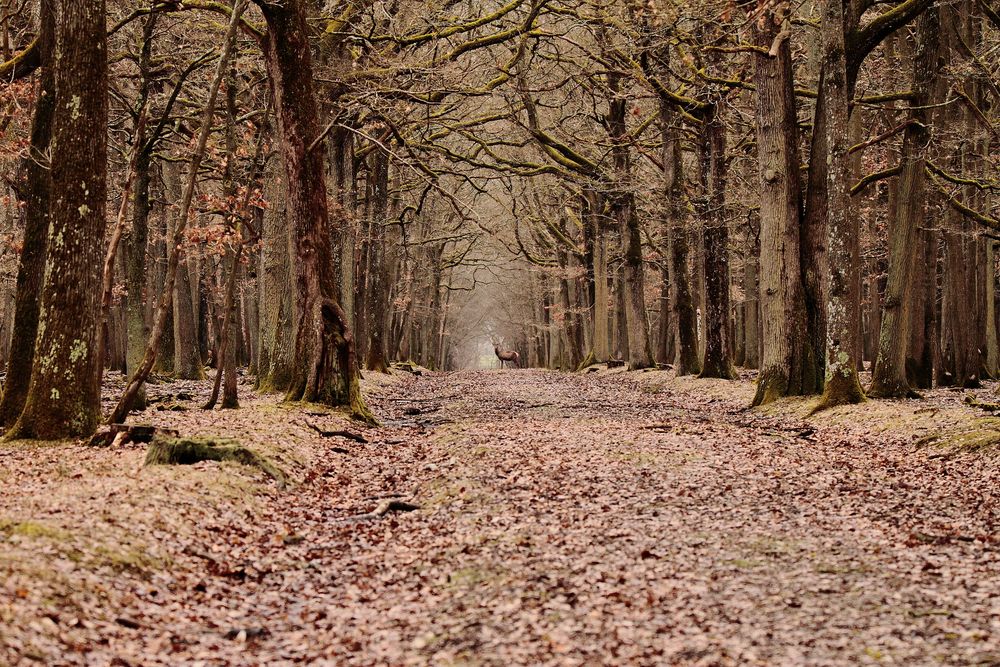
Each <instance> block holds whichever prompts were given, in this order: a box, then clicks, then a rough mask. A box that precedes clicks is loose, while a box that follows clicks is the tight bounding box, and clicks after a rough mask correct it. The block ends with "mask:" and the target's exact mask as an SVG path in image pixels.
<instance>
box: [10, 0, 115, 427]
mask: <svg viewBox="0 0 1000 667" xmlns="http://www.w3.org/2000/svg"><path fill="white" fill-rule="evenodd" d="M55 41H56V51H55V53H56V57H55V61H54V69H55V89H56V97H57V99H60V100H65V101H66V102H65V103H64V104H59V105H56V109H55V115H54V116H53V121H52V168H51V174H52V191H53V192H58V193H59V195H60V196H59V197H55V198H53V199H52V201H51V205H50V209H49V214H50V223H49V240H48V257H47V259H46V276H45V284H44V286H43V288H42V295H41V296H42V307H41V312H40V317H39V325H38V327H39V328H38V339H37V341H36V344H35V363H34V364H33V365H32V370H31V383H30V386H29V389H28V396H27V399H26V401H25V405H24V410H23V412H22V413H21V416H20V417H19V418H18V420H17V423H16V424H15V425H14V426H13V427H12V428H11V431H10V433H9V434H8V438H11V439H15V438H43V439H57V438H68V437H74V436H85V435H89V434H91V433H93V431H94V430H95V429H96V428H97V424H98V422H99V421H100V418H101V392H100V384H99V381H98V375H97V364H98V363H99V360H100V358H101V357H100V354H99V353H98V350H97V349H96V341H97V326H98V317H99V312H100V285H101V267H102V264H103V261H102V260H103V254H104V231H105V207H106V203H107V202H106V198H107V134H106V133H105V132H104V128H106V127H107V123H108V100H107V90H108V78H107V76H108V67H107V38H106V28H105V5H104V0H77V1H76V2H69V3H62V4H61V6H60V11H59V15H58V17H57V22H56V28H55ZM95 128H97V131H95Z"/></svg>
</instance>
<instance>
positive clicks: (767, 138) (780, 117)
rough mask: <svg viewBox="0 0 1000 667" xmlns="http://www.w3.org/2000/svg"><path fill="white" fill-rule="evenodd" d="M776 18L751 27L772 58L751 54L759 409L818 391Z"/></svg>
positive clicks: (788, 73) (785, 72) (794, 136)
mask: <svg viewBox="0 0 1000 667" xmlns="http://www.w3.org/2000/svg"><path fill="white" fill-rule="evenodd" d="M778 4H779V5H781V7H780V8H779V9H781V10H782V11H787V10H788V3H786V2H781V3H778ZM778 16H779V13H778V12H777V11H776V9H775V8H768V9H767V10H766V11H765V13H764V15H763V17H762V18H761V20H760V21H759V22H755V23H754V42H755V43H756V44H757V45H758V46H761V47H762V48H764V49H770V50H771V51H772V53H773V56H772V55H767V54H761V53H758V54H755V55H754V62H755V67H754V82H755V83H756V84H757V150H758V157H759V161H760V176H761V203H760V218H761V222H760V298H761V319H762V325H763V326H762V330H763V332H762V333H763V340H762V343H763V358H762V360H761V367H762V368H761V373H760V379H759V380H758V382H757V394H756V396H755V397H754V400H753V404H754V405H762V404H765V403H770V402H771V401H774V400H776V399H778V398H781V397H782V396H794V395H801V394H809V393H812V392H814V391H815V388H816V377H815V375H816V364H815V360H814V354H815V351H814V349H813V347H812V344H811V341H810V339H809V337H808V328H807V326H806V313H805V297H804V294H803V287H802V272H801V270H800V255H799V247H800V239H799V228H800V220H801V186H800V183H799V173H798V172H799V159H798V126H797V119H796V116H795V98H794V90H793V80H792V60H791V50H790V46H789V43H788V36H787V35H785V36H782V29H783V26H782V25H781V22H780V20H777V19H778ZM776 20H777V22H776Z"/></svg>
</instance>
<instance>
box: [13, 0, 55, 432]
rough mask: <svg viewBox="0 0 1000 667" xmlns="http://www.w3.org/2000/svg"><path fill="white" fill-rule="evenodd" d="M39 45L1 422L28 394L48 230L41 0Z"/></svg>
mask: <svg viewBox="0 0 1000 667" xmlns="http://www.w3.org/2000/svg"><path fill="white" fill-rule="evenodd" d="M39 33H40V34H39V37H38V44H39V46H38V49H39V57H40V59H41V62H42V71H41V76H40V82H39V84H40V85H39V93H38V101H37V102H36V103H35V116H34V118H33V119H32V124H31V143H30V144H29V146H28V152H27V155H25V156H24V158H22V160H21V163H20V171H21V174H22V176H21V178H20V179H19V181H18V184H17V187H16V188H15V194H16V195H17V196H18V199H19V200H20V201H22V202H24V242H23V246H22V249H21V256H20V260H19V262H18V267H17V285H16V288H15V296H14V330H13V337H12V338H11V344H10V357H9V362H8V365H7V380H6V382H5V383H4V387H3V398H2V399H0V425H2V426H5V427H7V426H11V425H12V424H13V423H14V422H15V421H17V418H18V417H19V416H20V415H21V411H22V410H23V409H24V403H25V400H26V399H27V397H28V385H29V383H30V381H31V369H32V364H33V361H34V355H35V338H36V337H37V334H38V317H39V310H40V306H41V299H39V298H38V296H39V294H41V293H42V283H43V282H44V276H45V261H46V260H45V257H46V250H47V246H48V232H49V200H50V196H51V187H52V182H51V176H50V174H49V164H48V159H47V155H48V150H49V143H50V141H51V138H52V116H53V113H54V111H55V106H56V86H55V69H54V66H55V63H54V62H53V60H52V58H53V55H54V49H55V16H54V14H53V11H52V3H51V2H49V1H46V2H42V3H41V7H40V16H39Z"/></svg>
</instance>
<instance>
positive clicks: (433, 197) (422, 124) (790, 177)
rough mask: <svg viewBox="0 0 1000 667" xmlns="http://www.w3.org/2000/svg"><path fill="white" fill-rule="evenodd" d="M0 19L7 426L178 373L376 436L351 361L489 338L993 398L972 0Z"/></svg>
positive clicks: (148, 1) (451, 352) (768, 375)
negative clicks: (368, 427) (323, 413)
mask: <svg viewBox="0 0 1000 667" xmlns="http://www.w3.org/2000/svg"><path fill="white" fill-rule="evenodd" d="M0 12H2V18H3V20H2V21H0V26H2V30H3V40H2V48H3V49H4V52H3V57H4V62H3V63H2V64H0V75H2V78H3V80H4V81H5V82H7V84H6V86H5V88H4V90H3V93H2V99H0V105H2V106H3V109H4V110H3V112H2V113H3V116H2V127H3V132H4V134H3V139H2V142H3V145H4V147H5V150H4V151H3V156H4V158H3V159H4V163H5V165H6V167H7V169H6V172H7V173H8V174H10V177H9V178H8V181H7V182H8V186H9V188H10V196H9V197H8V198H7V200H6V201H7V202H8V203H7V204H6V205H5V206H4V209H5V212H4V215H3V216H0V224H2V225H4V229H3V230H2V233H3V235H4V237H5V238H6V239H7V240H8V244H7V248H6V251H5V252H4V253H3V254H2V255H0V263H5V264H3V266H4V267H5V268H4V271H5V275H6V276H7V277H8V282H7V285H6V286H5V288H4V290H0V295H2V296H4V297H5V298H4V303H3V306H4V310H3V314H2V316H0V327H2V330H0V331H2V333H3V335H2V336H0V352H2V353H3V355H4V357H5V358H6V359H7V364H8V373H7V381H6V384H5V387H4V393H3V399H2V401H0V420H2V421H3V423H4V425H5V426H7V427H8V428H9V431H8V433H9V434H10V435H11V437H64V436H68V435H79V434H84V433H88V432H90V431H92V430H93V429H94V427H95V426H96V424H97V421H98V420H99V418H100V410H99V408H100V404H99V398H100V385H101V381H102V373H101V372H100V370H101V369H103V368H105V367H106V366H108V367H111V368H113V369H117V370H121V371H124V372H125V373H126V374H127V375H128V376H129V383H128V388H127V390H126V391H125V395H124V397H122V399H121V400H120V401H119V403H118V405H117V407H116V408H115V410H114V411H113V414H112V415H111V419H112V420H113V421H121V420H123V419H124V418H125V417H126V416H127V414H128V412H129V410H131V409H134V408H137V407H141V406H142V404H143V402H144V394H143V386H144V383H145V382H146V381H147V380H148V379H149V377H150V375H151V374H154V373H159V374H172V375H174V376H177V377H185V378H198V377H202V376H203V374H204V365H205V363H206V362H208V363H209V365H211V366H214V367H216V368H217V369H218V372H217V373H216V374H215V377H216V393H217V394H221V403H222V405H223V407H235V406H236V405H237V404H238V397H237V387H238V383H237V378H238V369H239V367H241V366H248V367H249V369H250V371H251V372H252V373H253V375H254V377H255V381H256V383H257V385H258V386H259V387H260V388H261V389H264V390H274V391H283V392H287V394H288V396H289V397H290V398H292V399H294V400H297V399H306V400H314V401H324V402H327V403H330V404H335V405H347V406H349V407H350V409H351V411H352V412H353V413H354V414H355V415H357V416H359V417H361V418H365V419H371V415H370V413H369V412H368V410H367V407H366V406H365V404H364V400H363V398H362V397H361V395H360V392H359V389H358V375H359V373H360V372H361V371H362V370H363V369H369V370H372V371H376V372H377V371H383V370H385V368H386V365H387V363H388V361H389V360H392V359H404V360H405V359H413V360H415V361H417V362H419V363H422V364H424V365H427V366H430V367H433V368H450V367H455V366H458V365H461V364H468V363H474V361H475V359H474V357H475V350H476V349H478V348H477V346H478V344H479V343H481V341H482V340H483V339H484V338H488V337H489V336H491V335H492V336H502V337H504V338H506V339H507V341H508V342H509V343H512V344H516V346H517V347H518V349H519V351H520V352H521V356H522V359H524V360H526V361H529V362H530V363H531V364H532V365H537V366H545V367H554V368H564V369H572V368H577V367H579V366H581V365H586V364H590V363H595V362H605V361H610V360H613V359H621V360H623V361H624V362H625V363H627V364H628V365H629V366H630V367H631V368H643V367H649V366H652V365H654V364H655V363H660V364H670V365H672V366H674V368H675V369H676V371H677V372H678V373H680V374H694V373H697V374H700V375H702V376H704V377H721V378H732V377H735V370H734V367H735V366H738V365H742V366H745V367H748V368H759V369H760V380H759V383H758V392H757V397H756V399H755V403H766V402H769V401H772V400H775V399H777V398H779V397H781V396H786V395H795V394H810V393H820V392H824V404H826V405H832V404H837V403H842V402H854V401H859V400H862V398H863V396H864V394H863V392H862V389H861V385H860V382H859V379H858V371H859V369H862V368H863V367H864V361H869V362H871V363H872V365H873V375H872V385H871V387H870V388H869V393H871V394H874V395H878V396H904V395H908V394H910V393H912V391H913V390H914V389H919V388H922V387H928V386H930V385H931V383H933V382H935V381H936V382H938V383H941V384H948V383H950V384H958V385H971V384H975V383H976V382H978V381H979V380H980V379H981V378H983V377H988V376H991V375H993V374H995V373H997V372H998V371H1000V369H998V364H1000V359H998V356H1000V355H998V352H997V339H996V331H997V323H996V317H997V316H996V308H995V298H996V290H995V275H996V271H995V267H994V243H993V240H992V237H991V234H992V230H994V229H997V228H1000V224H998V220H997V217H998V216H997V206H998V204H997V198H996V192H997V188H998V187H1000V186H998V181H997V173H998V164H997V151H996V142H997V134H998V129H997V128H998V113H997V108H998V104H997V101H998V100H997V97H998V89H997V79H998V74H1000V73H998V65H997V62H998V59H997V58H996V49H997V48H998V44H1000V40H998V36H1000V19H998V12H997V8H995V7H994V6H993V5H992V4H991V3H990V2H988V1H987V0H958V1H956V2H949V3H935V2H932V0H900V1H898V2H892V3H885V2H873V1H871V0H814V1H812V2H805V3H791V2H785V1H782V0H740V1H733V0H705V1H702V2H695V3H683V5H677V4H675V3H667V2H659V1H658V0H651V1H649V2H638V1H630V2H625V3H622V2H612V1H603V0H508V1H506V2H504V1H503V0H498V1H497V2H488V3H481V2H471V1H468V2H461V1H458V2H456V1H453V0H448V1H442V2H439V3H435V2H432V3H419V4H415V3H405V2H401V1H400V0H390V1H384V2H382V1H379V2H375V1H364V2H357V1H346V0H345V1H344V2H342V3H338V2H314V1H312V0H295V1H291V0H283V1H282V2H272V1H267V0H254V1H253V2H246V1H244V0H231V1H228V2H215V1H208V0H184V1H183V2H180V1H177V0H170V1H168V0H107V5H105V2H98V1H97V0H85V1H76V2H68V1H65V2H64V1H60V0H37V1H36V2H28V3H25V2H13V1H11V0H4V2H2V3H0ZM29 112H30V113H29ZM95 128H107V132H102V131H95ZM39 295H41V298H40V299H39V298H38V296H39ZM223 379H225V382H222V380H223ZM215 401H216V399H215V398H213V400H212V401H211V402H210V405H214V404H215Z"/></svg>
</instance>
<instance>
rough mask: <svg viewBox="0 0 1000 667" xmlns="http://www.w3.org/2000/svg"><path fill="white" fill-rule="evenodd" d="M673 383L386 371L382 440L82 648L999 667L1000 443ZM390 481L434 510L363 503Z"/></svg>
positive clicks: (201, 548)
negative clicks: (988, 449) (964, 441)
mask: <svg viewBox="0 0 1000 667" xmlns="http://www.w3.org/2000/svg"><path fill="white" fill-rule="evenodd" d="M657 375H659V374H639V375H632V374H630V375H628V376H625V375H612V376H606V375H566V374H557V373H550V372H542V371H513V372H498V371H481V372H463V373H457V374H450V375H434V374H431V375H429V376H424V377H419V378H412V379H408V380H406V381H404V382H402V383H400V384H397V385H394V386H392V387H387V388H385V389H384V390H383V392H382V395H380V396H375V397H373V398H372V403H373V405H374V407H375V408H376V411H377V412H378V413H379V414H380V415H382V416H383V417H384V420H385V426H384V427H383V428H381V429H377V430H373V431H370V432H368V433H367V437H368V439H369V440H370V442H369V443H368V444H363V445H362V444H357V443H345V441H343V440H341V439H336V438H332V439H324V440H322V441H316V442H315V443H314V446H315V447H317V448H325V453H324V454H323V455H321V456H317V458H316V459H315V460H314V461H313V462H312V463H311V464H310V466H309V474H308V478H307V481H306V482H305V483H303V484H300V485H297V486H295V487H294V488H293V489H292V490H291V491H286V492H282V493H279V492H277V491H273V490H272V491H269V492H268V493H266V494H264V495H261V496H259V497H257V499H256V500H255V501H254V504H253V505H252V507H253V510H252V511H250V510H243V511H232V512H222V513H221V514H220V513H208V515H197V516H198V517H199V518H200V521H201V524H199V525H200V527H201V530H199V531H198V532H196V533H195V534H193V535H191V536H188V537H186V538H183V539H177V538H172V536H171V535H160V536H159V537H157V538H155V539H156V543H157V546H159V547H160V548H163V549H165V550H166V551H167V552H169V557H170V562H171V567H169V568H165V569H164V570H162V571H159V572H156V573H154V574H152V575H148V574H147V575H144V576H138V575H133V574H131V573H126V574H124V575H123V576H124V577H126V578H127V582H126V585H125V586H124V587H125V589H126V593H127V594H115V595H112V596H111V597H110V600H111V607H113V608H111V609H108V610H107V611H108V614H109V616H108V618H109V619H111V621H108V622H107V623H106V624H98V626H97V631H96V634H97V635H102V632H103V633H104V635H103V636H104V644H102V645H98V646H93V645H88V646H86V647H84V646H80V647H78V648H80V649H81V651H82V650H86V651H87V652H86V653H83V652H81V653H80V654H79V655H72V654H70V653H66V654H64V659H65V661H66V662H67V663H88V664H108V663H110V661H111V659H117V660H119V662H118V663H117V664H136V665H138V664H144V665H145V664H169V665H177V664H196V663H197V662H198V661H199V660H203V661H205V662H203V663H202V664H268V665H279V664H292V663H298V662H305V661H312V662H314V663H316V664H337V665H339V664H359V665H367V664H392V665H396V664H436V665H439V664H488V665H522V664H523V665H538V664H553V665H564V664H565V665H572V664H650V665H653V664H679V665H730V664H732V665H748V664H749V665H755V664H760V665H779V664H787V665H804V664H808V665H848V664H897V665H925V664H926V665H933V664H955V665H966V664H980V665H982V664H991V665H992V664H1000V576H998V574H1000V551H998V548H1000V546H998V543H997V539H998V533H997V531H998V513H1000V507H998V505H997V498H998V489H1000V484H998V482H1000V475H998V465H997V464H996V462H995V461H993V462H991V461H989V460H984V459H972V458H966V459H958V460H945V459H935V458H931V457H932V456H933V453H931V452H928V451H924V450H918V449H916V448H915V447H914V446H913V445H912V444H909V443H907V442H896V441H891V440H887V439H885V438H880V439H878V441H866V440H864V439H859V438H858V437H857V436H856V435H851V433H853V431H850V430H846V429H840V430H839V431H838V430H834V429H823V428H820V429H818V430H814V429H813V428H812V427H805V426H804V425H803V424H799V423H791V422H787V421H780V420H777V419H774V418H768V417H764V416H761V415H758V414H755V413H751V412H748V411H745V410H743V409H742V406H743V405H744V403H743V402H742V399H737V398H736V397H735V396H734V397H733V398H732V399H727V398H725V397H722V398H719V397H716V398H708V397H702V396H699V395H697V394H692V393H678V392H676V391H674V390H671V389H664V388H662V387H660V386H659V385H658V383H657V382H656V379H655V377H656V376H657ZM262 410H263V408H261V407H260V406H258V407H257V408H254V407H250V408H248V410H247V411H246V412H243V414H242V416H241V417H240V418H241V419H243V420H244V421H246V420H247V419H253V417H252V416H253V415H259V414H263V413H262V412H261V411H262ZM298 418H299V415H297V414H293V415H292V416H291V421H293V422H294V421H297V420H298ZM283 419H286V420H287V419H289V417H288V415H283ZM314 419H315V417H314ZM252 427H253V424H250V426H249V427H247V430H248V433H252V432H254V431H253V428H252ZM257 437H264V436H261V435H259V434H258V436H257ZM345 445H347V446H345ZM344 450H346V451H347V453H344ZM390 497H400V498H402V499H405V500H407V501H408V502H412V503H415V504H417V505H419V506H420V508H421V509H419V510H418V511H414V512H407V513H397V512H388V513H386V514H385V515H384V516H382V517H380V518H372V519H360V520H359V519H352V518H351V517H354V516H356V515H359V514H362V513H364V512H369V511H371V510H372V509H374V508H375V507H377V506H378V505H379V503H380V502H381V501H382V500H384V499H386V498H390ZM179 511H181V512H182V513H184V512H186V513H188V514H191V515H192V516H194V515H195V511H194V510H190V509H183V508H181V509H180V510H179ZM137 530H138V529H137ZM151 530H152V529H151V528H143V529H142V532H143V534H146V533H147V532H149V531H151ZM150 539H153V538H150ZM172 539H177V541H176V542H172V541H171V540H172ZM0 549H2V545H0ZM106 606H107V605H106ZM65 616H66V613H65V612H63V613H62V614H61V615H57V621H56V623H57V624H58V623H64V622H65ZM123 620H124V621H125V624H124V625H123V624H122V621H123ZM129 625H135V626H137V627H134V628H132V627H128V626H129ZM0 633H2V630H0ZM67 633H69V631H67ZM94 634H95V633H94V632H92V633H91V634H87V633H83V634H82V635H80V638H78V640H77V641H84V640H86V641H88V642H90V643H91V644H93V642H92V640H91V639H90V637H92V636H93V635H94ZM69 635H72V633H69ZM227 635H228V638H227ZM64 643H65V642H64ZM22 657H23V656H22ZM0 661H2V660H0ZM25 664H27V663H25Z"/></svg>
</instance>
